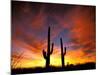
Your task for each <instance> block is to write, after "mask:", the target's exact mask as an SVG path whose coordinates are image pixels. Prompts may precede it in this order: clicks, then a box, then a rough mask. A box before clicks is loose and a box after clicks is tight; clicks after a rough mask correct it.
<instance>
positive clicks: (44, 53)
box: [43, 50, 47, 59]
mask: <svg viewBox="0 0 100 75" xmlns="http://www.w3.org/2000/svg"><path fill="white" fill-rule="evenodd" d="M43 57H44V58H45V59H46V58H47V56H46V52H45V51H44V50H43Z"/></svg>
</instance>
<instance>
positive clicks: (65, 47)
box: [64, 47, 66, 55]
mask: <svg viewBox="0 0 100 75" xmlns="http://www.w3.org/2000/svg"><path fill="white" fill-rule="evenodd" d="M65 54H66V47H65V48H64V55H65Z"/></svg>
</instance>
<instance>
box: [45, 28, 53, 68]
mask: <svg viewBox="0 0 100 75" xmlns="http://www.w3.org/2000/svg"><path fill="white" fill-rule="evenodd" d="M53 46H54V44H53V43H52V47H51V49H50V27H49V28H48V45H47V52H46V51H45V50H43V56H44V58H45V60H46V67H49V64H50V55H51V54H52V52H53Z"/></svg>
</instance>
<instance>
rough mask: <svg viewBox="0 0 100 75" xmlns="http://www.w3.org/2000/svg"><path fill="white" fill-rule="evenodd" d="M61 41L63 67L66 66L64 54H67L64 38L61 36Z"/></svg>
mask: <svg viewBox="0 0 100 75" xmlns="http://www.w3.org/2000/svg"><path fill="white" fill-rule="evenodd" d="M60 43H61V61H62V67H65V63H64V55H65V54H66V47H64V49H63V41H62V38H60Z"/></svg>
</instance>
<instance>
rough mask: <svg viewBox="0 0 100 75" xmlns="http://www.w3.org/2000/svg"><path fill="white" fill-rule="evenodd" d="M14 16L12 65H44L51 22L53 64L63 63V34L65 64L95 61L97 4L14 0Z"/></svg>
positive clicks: (18, 66)
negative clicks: (84, 4) (44, 54)
mask: <svg viewBox="0 0 100 75" xmlns="http://www.w3.org/2000/svg"><path fill="white" fill-rule="evenodd" d="M11 19H12V39H11V41H12V50H11V53H12V60H11V62H12V63H11V65H12V68H30V67H44V66H45V59H44V57H43V54H42V51H43V49H45V50H47V34H48V27H49V26H50V27H51V42H53V43H54V51H53V54H52V55H51V57H50V65H53V66H61V48H60V37H62V39H63V44H64V47H67V51H66V55H65V65H67V63H69V64H79V63H80V64H82V63H87V62H96V46H95V44H96V40H95V39H96V36H95V35H96V30H95V28H96V24H95V22H96V21H95V19H96V18H95V6H82V5H67V4H51V3H36V2H21V1H19V2H18V1H12V14H11Z"/></svg>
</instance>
